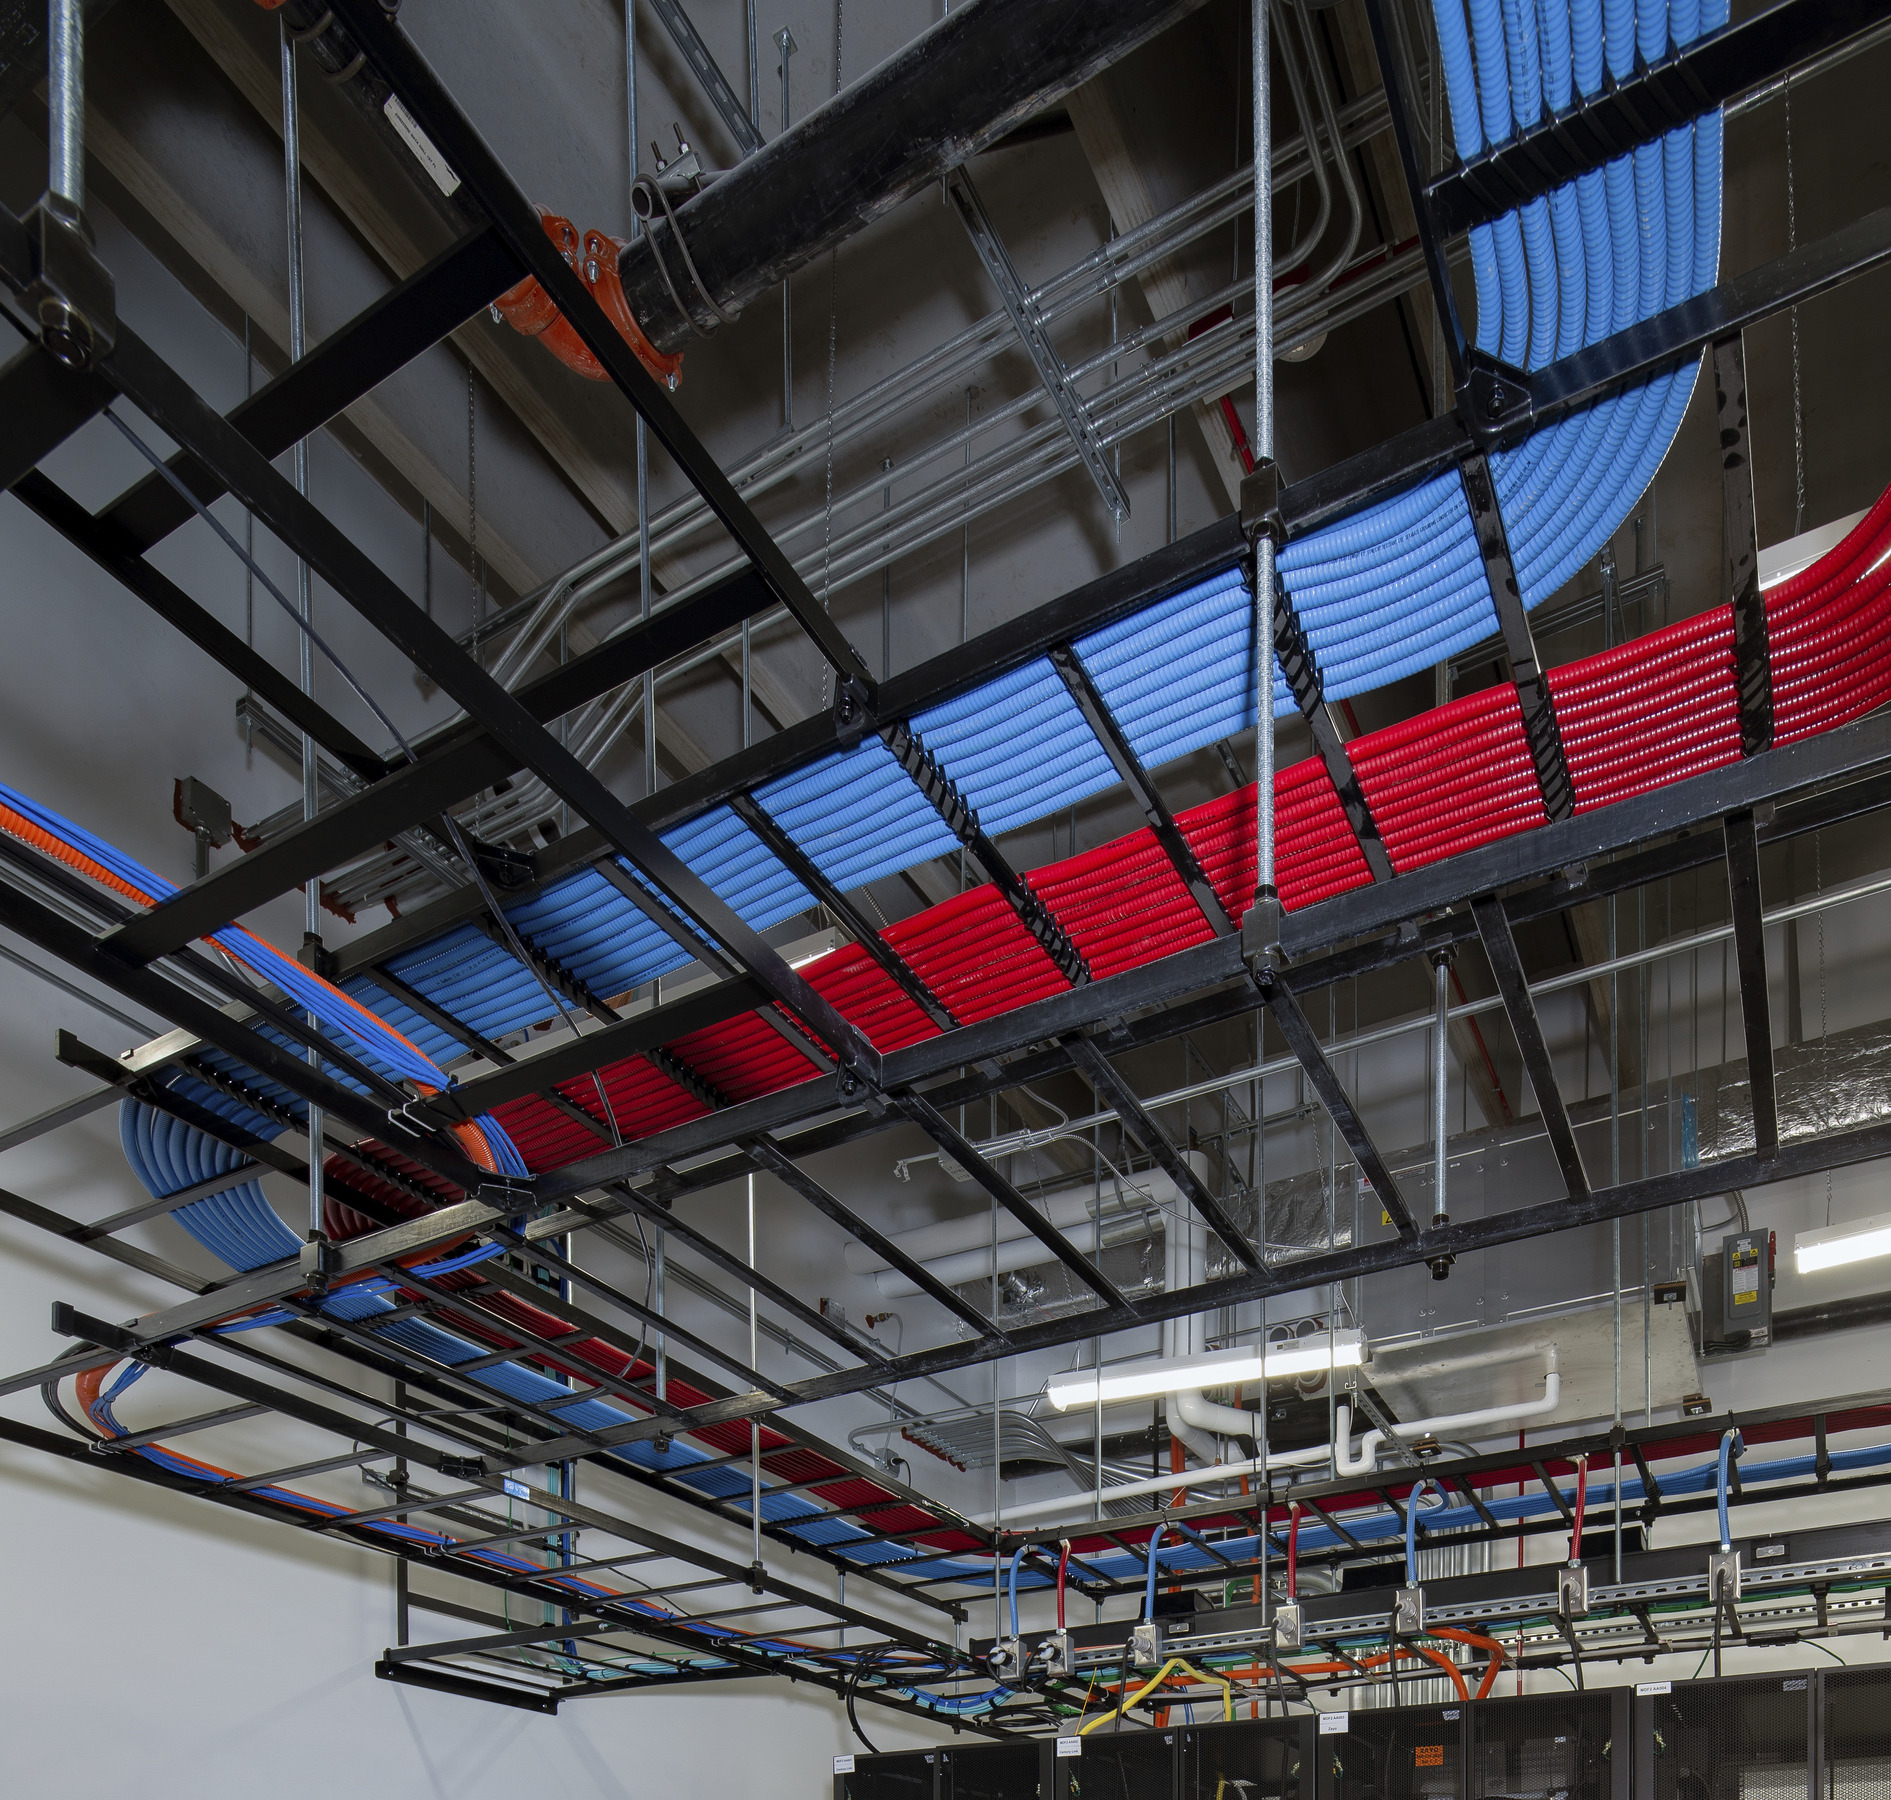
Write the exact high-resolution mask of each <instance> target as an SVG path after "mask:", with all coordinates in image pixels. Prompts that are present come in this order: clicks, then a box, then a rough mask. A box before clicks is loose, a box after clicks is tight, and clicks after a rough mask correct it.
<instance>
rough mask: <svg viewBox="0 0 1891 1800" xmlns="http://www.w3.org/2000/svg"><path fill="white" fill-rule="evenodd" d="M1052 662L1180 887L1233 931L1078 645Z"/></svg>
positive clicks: (1060, 650) (1217, 926)
mask: <svg viewBox="0 0 1891 1800" xmlns="http://www.w3.org/2000/svg"><path fill="white" fill-rule="evenodd" d="M1050 664H1051V667H1052V668H1053V669H1055V670H1056V671H1057V675H1058V679H1059V680H1060V681H1062V682H1063V684H1064V688H1065V690H1066V691H1067V692H1068V693H1069V695H1070V697H1071V699H1072V700H1073V701H1074V702H1075V703H1076V707H1077V710H1078V711H1079V712H1080V713H1082V714H1083V722H1084V723H1085V724H1086V725H1088V726H1089V727H1090V730H1091V732H1092V734H1093V735H1094V736H1095V738H1096V740H1097V742H1098V743H1099V744H1101V745H1102V746H1103V749H1104V752H1105V754H1107V755H1108V757H1109V759H1110V761H1111V763H1112V764H1113V765H1114V766H1115V769H1116V773H1117V775H1118V776H1119V777H1120V778H1121V780H1122V782H1123V785H1124V786H1125V787H1127V788H1128V789H1129V792H1130V797H1131V798H1132V799H1133V800H1134V801H1135V802H1136V804H1137V806H1138V807H1139V808H1141V810H1142V816H1143V817H1144V818H1145V819H1147V820H1148V821H1149V829H1150V831H1151V832H1153V833H1154V834H1155V840H1156V842H1157V844H1158V845H1160V846H1161V849H1162V853H1163V855H1164V856H1166V857H1167V858H1168V859H1169V866H1170V867H1171V868H1172V869H1173V870H1174V871H1175V873H1176V875H1177V877H1178V878H1179V879H1180V881H1181V883H1182V885H1183V886H1184V887H1185V888H1187V889H1188V891H1189V892H1190V893H1191V894H1193V895H1194V896H1195V904H1196V905H1197V906H1199V907H1200V908H1201V910H1202V917H1203V918H1204V919H1206V920H1207V921H1208V923H1209V924H1210V925H1211V926H1212V927H1213V928H1214V930H1215V932H1216V933H1217V935H1225V934H1227V933H1228V932H1231V931H1233V930H1234V921H1233V920H1232V919H1230V918H1229V917H1228V911H1227V908H1226V907H1224V906H1223V905H1222V904H1221V896H1220V895H1219V894H1217V893H1216V892H1215V884H1214V883H1213V882H1212V881H1210V880H1209V879H1208V877H1207V875H1205V874H1204V873H1203V872H1202V865H1201V863H1200V861H1199V860H1198V859H1197V857H1196V855H1195V852H1194V850H1193V848H1192V847H1191V846H1190V844H1189V841H1188V839H1187V838H1185V837H1184V836H1183V835H1182V828H1181V826H1179V825H1178V824H1176V822H1175V815H1174V814H1173V813H1172V812H1170V811H1169V808H1168V803H1167V802H1166V801H1165V800H1164V799H1163V798H1162V796H1161V794H1159V793H1158V792H1157V791H1156V784H1155V782H1154V781H1153V780H1152V779H1151V778H1150V775H1149V771H1148V770H1147V769H1145V768H1144V767H1143V765H1142V758H1141V757H1139V756H1138V755H1137V754H1136V747H1135V745H1133V744H1132V743H1131V742H1130V741H1129V734H1128V733H1127V732H1125V731H1124V729H1123V727H1122V725H1121V724H1120V723H1119V722H1118V720H1117V718H1116V715H1115V714H1114V713H1113V712H1111V711H1110V708H1109V703H1108V702H1107V701H1106V700H1105V699H1104V698H1103V695H1102V693H1101V692H1100V691H1099V690H1098V688H1097V685H1096V682H1095V681H1094V680H1093V679H1092V678H1091V675H1090V671H1089V670H1088V669H1086V668H1085V667H1084V665H1083V658H1082V657H1081V656H1079V655H1078V654H1077V649H1076V646H1075V645H1074V644H1060V645H1059V646H1058V647H1057V648H1056V649H1055V650H1053V651H1052V652H1051V653H1050Z"/></svg>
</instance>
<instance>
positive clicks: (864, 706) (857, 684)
mask: <svg viewBox="0 0 1891 1800" xmlns="http://www.w3.org/2000/svg"><path fill="white" fill-rule="evenodd" d="M879 724H880V721H879V720H878V719H877V718H876V717H875V716H874V710H873V696H872V695H871V694H870V693H869V692H868V691H867V684H866V683H865V682H864V681H862V680H861V679H860V677H859V676H857V675H843V676H841V677H840V679H839V680H838V681H837V682H835V684H834V737H835V740H836V741H837V742H838V743H839V745H840V747H841V748H842V749H843V750H851V749H852V748H853V747H854V746H855V745H856V744H857V743H859V742H860V740H861V739H862V738H863V737H865V736H866V735H867V733H868V732H869V731H876V730H878V729H879Z"/></svg>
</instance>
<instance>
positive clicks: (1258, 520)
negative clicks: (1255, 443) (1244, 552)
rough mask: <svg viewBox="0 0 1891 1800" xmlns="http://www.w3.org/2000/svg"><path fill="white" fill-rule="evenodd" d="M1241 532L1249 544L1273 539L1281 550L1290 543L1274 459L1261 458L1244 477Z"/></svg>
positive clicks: (1242, 479) (1275, 545)
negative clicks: (1264, 539) (1258, 539)
mask: <svg viewBox="0 0 1891 1800" xmlns="http://www.w3.org/2000/svg"><path fill="white" fill-rule="evenodd" d="M1241 529H1242V531H1243V532H1244V533H1246V535H1247V540H1248V542H1249V543H1250V544H1252V543H1253V542H1254V541H1255V540H1256V539H1257V538H1262V537H1266V538H1271V539H1272V540H1273V544H1274V548H1275V549H1276V550H1279V549H1281V548H1283V547H1284V546H1285V544H1286V542H1287V522H1286V520H1285V519H1283V518H1282V517H1281V511H1280V464H1279V463H1277V462H1275V460H1274V459H1273V458H1272V457H1271V456H1263V457H1260V458H1258V459H1257V460H1256V462H1255V464H1254V467H1253V469H1252V470H1251V471H1250V472H1249V473H1248V474H1246V475H1244V476H1242V477H1241Z"/></svg>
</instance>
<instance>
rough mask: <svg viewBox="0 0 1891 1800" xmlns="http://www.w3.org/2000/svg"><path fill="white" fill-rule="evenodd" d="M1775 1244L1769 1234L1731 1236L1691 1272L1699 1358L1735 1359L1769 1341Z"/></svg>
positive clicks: (1744, 1233)
mask: <svg viewBox="0 0 1891 1800" xmlns="http://www.w3.org/2000/svg"><path fill="white" fill-rule="evenodd" d="M1777 1254H1778V1245H1777V1243H1776V1242H1775V1239H1774V1235H1773V1233H1772V1232H1770V1231H1735V1232H1729V1233H1728V1234H1727V1236H1726V1237H1724V1238H1722V1239H1721V1241H1720V1248H1719V1249H1718V1250H1715V1251H1710V1252H1709V1253H1708V1254H1707V1255H1705V1256H1703V1257H1702V1258H1701V1268H1700V1273H1699V1276H1698V1278H1696V1277H1695V1276H1694V1275H1693V1274H1692V1272H1690V1274H1689V1279H1688V1285H1689V1289H1690V1292H1689V1295H1688V1299H1689V1302H1690V1310H1691V1311H1692V1312H1693V1314H1694V1327H1695V1334H1696V1339H1697V1341H1698V1343H1699V1346H1700V1352H1701V1354H1702V1355H1703V1356H1737V1355H1739V1354H1740V1353H1741V1352H1742V1351H1746V1350H1764V1349H1765V1348H1766V1347H1767V1345H1769V1344H1770V1343H1771V1342H1772V1341H1773V1280H1774V1275H1775V1259H1776V1256H1777Z"/></svg>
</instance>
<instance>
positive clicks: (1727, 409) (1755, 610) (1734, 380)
mask: <svg viewBox="0 0 1891 1800" xmlns="http://www.w3.org/2000/svg"><path fill="white" fill-rule="evenodd" d="M1714 405H1715V408H1716V410H1717V411H1718V413H1719V416H1720V495H1721V535H1722V538H1723V540H1724V542H1725V544H1726V550H1727V575H1726V581H1727V588H1726V591H1727V594H1728V596H1729V598H1730V599H1731V600H1732V601H1733V661H1734V681H1735V685H1736V690H1737V692H1738V694H1739V699H1740V754H1741V755H1742V756H1758V755H1759V754H1760V752H1761V751H1763V750H1770V749H1771V748H1772V747H1773V670H1772V662H1771V658H1770V656H1769V654H1768V649H1767V636H1766V599H1765V596H1764V595H1763V594H1762V593H1761V592H1760V545H1759V537H1758V531H1757V525H1756V521H1755V514H1754V505H1753V438H1752V433H1751V430H1750V428H1749V424H1748V419H1747V358H1746V340H1745V336H1744V334H1743V333H1740V332H1734V333H1733V334H1732V335H1731V336H1729V337H1724V338H1721V339H1719V340H1718V341H1717V342H1716V343H1715V345H1714Z"/></svg>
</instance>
